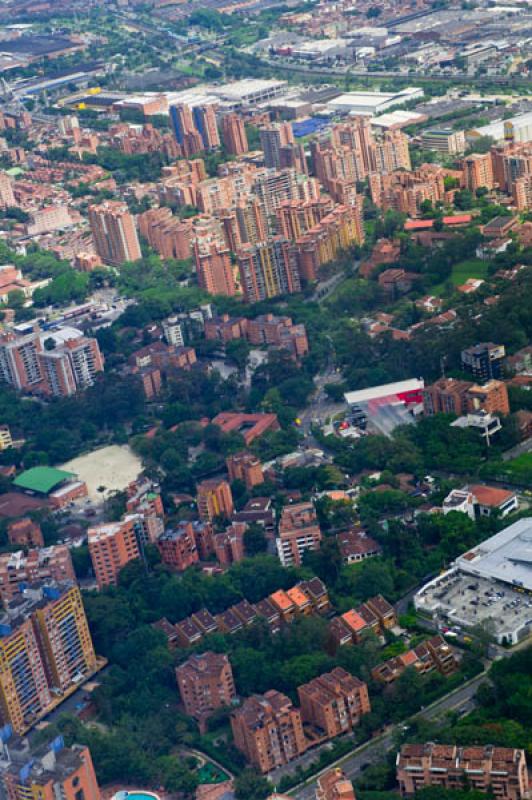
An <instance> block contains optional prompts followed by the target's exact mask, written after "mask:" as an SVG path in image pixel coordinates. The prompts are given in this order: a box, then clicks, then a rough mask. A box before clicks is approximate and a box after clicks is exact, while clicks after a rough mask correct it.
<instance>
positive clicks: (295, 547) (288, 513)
mask: <svg viewBox="0 0 532 800" xmlns="http://www.w3.org/2000/svg"><path fill="white" fill-rule="evenodd" d="M320 545H321V530H320V526H319V523H318V518H317V516H316V511H315V509H314V506H313V505H312V503H295V504H294V505H291V506H285V507H284V509H283V513H282V515H281V519H280V522H279V537H278V539H277V552H278V555H279V560H280V561H281V564H282V565H283V567H291V566H296V567H299V566H301V562H302V560H303V554H304V553H305V552H306V551H307V550H319V548H320Z"/></svg>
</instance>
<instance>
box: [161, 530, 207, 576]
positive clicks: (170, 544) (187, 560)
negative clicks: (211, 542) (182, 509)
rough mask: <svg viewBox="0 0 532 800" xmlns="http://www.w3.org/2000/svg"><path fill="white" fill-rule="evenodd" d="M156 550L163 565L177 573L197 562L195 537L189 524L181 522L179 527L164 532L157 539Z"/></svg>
mask: <svg viewBox="0 0 532 800" xmlns="http://www.w3.org/2000/svg"><path fill="white" fill-rule="evenodd" d="M157 549H158V550H159V552H160V554H161V559H162V562H163V564H166V565H167V566H168V567H172V569H176V570H178V571H179V572H183V571H184V570H186V569H188V568H189V567H191V566H192V565H193V564H196V563H197V562H198V561H199V554H198V548H197V546H196V537H195V536H194V529H193V526H192V523H191V522H182V523H180V524H179V527H177V528H175V529H173V530H172V529H171V530H166V531H165V532H164V533H163V534H162V535H161V536H159V538H158V539H157Z"/></svg>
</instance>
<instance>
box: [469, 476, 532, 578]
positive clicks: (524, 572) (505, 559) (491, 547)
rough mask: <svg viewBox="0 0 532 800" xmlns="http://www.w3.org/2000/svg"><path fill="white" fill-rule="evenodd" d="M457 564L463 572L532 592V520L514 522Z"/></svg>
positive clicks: (527, 518)
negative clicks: (494, 579)
mask: <svg viewBox="0 0 532 800" xmlns="http://www.w3.org/2000/svg"><path fill="white" fill-rule="evenodd" d="M476 488H477V489H478V488H480V487H476ZM486 488H487V487H486ZM496 491H498V490H496ZM479 502H480V501H479ZM455 563H456V565H457V566H458V567H459V569H460V570H462V571H463V572H467V573H469V574H474V575H478V576H479V577H485V578H496V579H497V580H501V581H504V582H505V583H512V584H514V585H516V586H521V587H523V588H525V589H528V590H532V517H526V518H525V519H520V520H518V522H514V523H513V525H509V526H508V527H507V528H504V529H503V530H502V531H499V533H496V534H495V536H492V537H490V538H489V539H486V541H485V542H482V544H480V545H478V546H477V547H475V548H474V549H473V550H471V551H469V552H467V553H464V555H462V556H460V557H459V558H457V559H456V562H455Z"/></svg>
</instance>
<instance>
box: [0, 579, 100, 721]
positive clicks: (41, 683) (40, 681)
mask: <svg viewBox="0 0 532 800" xmlns="http://www.w3.org/2000/svg"><path fill="white" fill-rule="evenodd" d="M96 669H97V660H96V655H95V653H94V648H93V645H92V640H91V636H90V632H89V627H88V623H87V619H86V617H85V611H84V608H83V602H82V600H81V594H80V592H79V589H78V587H77V586H75V585H73V584H72V583H71V582H64V583H50V584H48V585H46V584H44V585H42V584H41V585H35V586H33V587H30V588H27V589H26V590H25V592H24V594H23V595H22V596H21V597H20V598H17V601H16V602H15V603H11V604H8V605H7V606H6V607H5V611H4V614H3V615H2V616H1V617H0V722H2V724H4V725H5V724H9V725H11V727H12V729H13V731H14V732H15V733H18V734H22V733H25V732H26V731H27V730H28V729H29V728H30V727H31V726H32V725H33V724H35V722H37V720H38V719H40V718H41V717H42V716H44V715H45V714H46V713H47V712H48V711H49V710H50V709H51V707H53V706H54V705H57V698H58V697H64V695H65V693H69V691H71V690H73V689H74V688H75V687H76V686H79V684H80V682H82V681H83V679H84V678H86V677H88V676H90V675H91V674H93V673H94V672H95V671H96Z"/></svg>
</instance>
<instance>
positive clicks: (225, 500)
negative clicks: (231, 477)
mask: <svg viewBox="0 0 532 800" xmlns="http://www.w3.org/2000/svg"><path fill="white" fill-rule="evenodd" d="M197 491H198V494H197V498H196V502H197V505H198V513H199V516H200V519H201V520H203V521H204V522H212V520H213V519H214V518H215V517H227V518H229V517H230V516H231V515H232V513H233V509H234V506H233V496H232V494H231V487H230V486H229V484H228V483H227V481H225V480H223V479H219V478H213V479H211V480H206V481H202V482H201V483H198V485H197Z"/></svg>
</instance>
